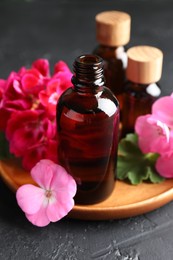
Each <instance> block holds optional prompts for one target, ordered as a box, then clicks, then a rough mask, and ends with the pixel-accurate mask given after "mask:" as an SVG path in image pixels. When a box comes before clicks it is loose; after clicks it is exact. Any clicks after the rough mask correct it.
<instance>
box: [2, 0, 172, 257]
mask: <svg viewBox="0 0 173 260" xmlns="http://www.w3.org/2000/svg"><path fill="white" fill-rule="evenodd" d="M113 9H115V10H122V11H126V12H128V13H129V14H131V16H132V33H131V42H130V43H129V45H128V47H130V46H133V45H139V44H147V45H153V46H156V47H159V48H161V49H162V50H163V52H164V66H163V76H162V79H161V81H160V84H161V86H162V95H167V94H170V93H171V92H172V91H173V2H172V0H111V1H108V0H88V1H82V0H75V1H73V0H64V1H63V0H59V1H58V0H47V1H46V0H45V1H41V0H40V1H36V0H35V1H34V0H33V1H32V0H30V1H29V0H28V1H26V0H25V1H24V0H23V1H17V0H16V1H15V0H13V1H12V0H11V1H9V0H4V1H2V0H1V1H0V78H6V77H7V76H8V74H9V72H10V71H11V70H18V69H19V68H20V67H21V66H22V65H26V66H29V65H30V64H31V62H32V61H33V60H35V59H37V58H40V57H43V58H48V59H49V61H50V63H51V67H52V69H53V64H54V63H55V62H56V61H57V60H59V59H63V60H65V61H66V62H67V63H68V65H69V66H70V67H72V62H73V60H74V58H75V57H76V56H78V55H80V54H82V53H89V52H91V51H92V50H93V48H94V47H95V46H96V40H95V22H94V17H95V15H96V14H97V13H98V12H100V11H104V10H113ZM172 237H173V202H172V203H169V204H168V205H166V206H164V207H162V208H160V209H158V210H155V211H153V212H151V213H148V214H145V215H142V216H139V217H134V218H129V219H126V220H112V221H100V222H96V221H94V222H92V221H91V222H88V221H79V220H71V219H67V218H65V219H63V220H61V221H60V222H57V223H54V224H50V225H49V226H47V227H45V228H37V227H34V226H32V225H31V224H30V223H29V222H28V221H27V220H26V218H25V216H24V215H23V213H22V212H21V211H20V209H19V208H18V206H17V205H16V200H15V196H14V194H12V193H11V192H10V191H9V190H8V188H6V186H5V185H4V184H3V182H2V181H0V260H6V259H9V260H11V259H12V260H13V259H15V260H24V259H26V260H28V259H41V260H47V259H52V260H54V259H58V260H68V259H69V260H76V259H77V260H78V259H79V260H85V259H86V260H89V259H99V260H104V259H106V260H107V259H108V260H109V259H110V260H112V259H113V260H114V259H115V260H116V259H117V260H139V259H140V260H172V259H173V246H172Z"/></svg>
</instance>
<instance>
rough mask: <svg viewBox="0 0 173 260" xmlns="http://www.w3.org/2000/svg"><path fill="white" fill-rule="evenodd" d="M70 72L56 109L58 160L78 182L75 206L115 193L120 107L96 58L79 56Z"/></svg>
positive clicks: (100, 61) (98, 59) (100, 63)
mask: <svg viewBox="0 0 173 260" xmlns="http://www.w3.org/2000/svg"><path fill="white" fill-rule="evenodd" d="M73 68H74V75H73V77H72V83H73V87H71V88H69V89H68V90H66V91H65V92H64V93H63V94H62V95H61V97H60V99H59V102H58V105H57V132H58V142H59V146H58V156H59V157H58V159H59V162H60V164H61V165H62V166H64V167H65V168H66V170H67V171H68V172H69V174H71V175H72V176H73V177H74V179H75V180H76V182H77V194H76V196H75V203H78V204H93V203H96V202H99V201H101V200H104V199H105V198H107V197H108V196H109V195H110V194H111V192H112V191H113V189H114V183H115V179H114V176H115V171H116V156H117V146H118V130H119V129H118V126H119V104H118V101H117V99H116V98H115V96H114V95H113V94H112V92H111V90H109V89H108V88H106V87H105V83H104V75H103V60H102V59H101V58H100V57H99V56H96V55H81V56H79V57H78V58H76V59H75V62H74V66H73Z"/></svg>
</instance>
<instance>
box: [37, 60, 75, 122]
mask: <svg viewBox="0 0 173 260" xmlns="http://www.w3.org/2000/svg"><path fill="white" fill-rule="evenodd" d="M71 78H72V73H71V72H70V70H69V68H68V67H67V65H66V64H65V63H64V62H63V61H60V62H58V63H57V64H56V65H55V74H54V76H53V78H52V79H51V80H50V81H49V82H48V84H47V88H46V89H45V90H42V91H40V93H39V99H40V102H41V104H42V105H43V106H44V107H45V108H46V109H47V112H48V115H50V116H53V117H55V115H56V104H57V101H58V99H59V97H60V95H61V94H62V93H63V92H64V91H65V90H66V89H67V88H69V87H70V86H71Z"/></svg>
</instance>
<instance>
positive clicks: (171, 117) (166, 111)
mask: <svg viewBox="0 0 173 260" xmlns="http://www.w3.org/2000/svg"><path fill="white" fill-rule="evenodd" d="M152 114H153V115H154V116H155V117H157V119H158V120H160V121H161V122H163V123H164V124H166V125H167V126H168V127H170V128H171V129H173V95H171V96H165V97H162V98H159V99H158V100H157V101H155V102H154V104H153V106H152Z"/></svg>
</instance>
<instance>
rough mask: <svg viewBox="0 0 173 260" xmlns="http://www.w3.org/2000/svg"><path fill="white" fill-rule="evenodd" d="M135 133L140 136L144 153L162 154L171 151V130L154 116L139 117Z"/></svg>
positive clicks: (140, 143) (139, 141)
mask: <svg viewBox="0 0 173 260" xmlns="http://www.w3.org/2000/svg"><path fill="white" fill-rule="evenodd" d="M135 132H136V133H137V134H138V144H139V147H140V149H141V151H142V152H143V153H150V152H153V153H159V154H162V153H164V152H166V151H168V150H169V149H170V145H171V142H172V137H171V133H170V131H169V128H168V127H167V125H166V124H164V123H162V122H161V121H159V120H158V119H157V118H156V117H155V116H153V115H145V116H140V117H138V118H137V120H136V123H135Z"/></svg>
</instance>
